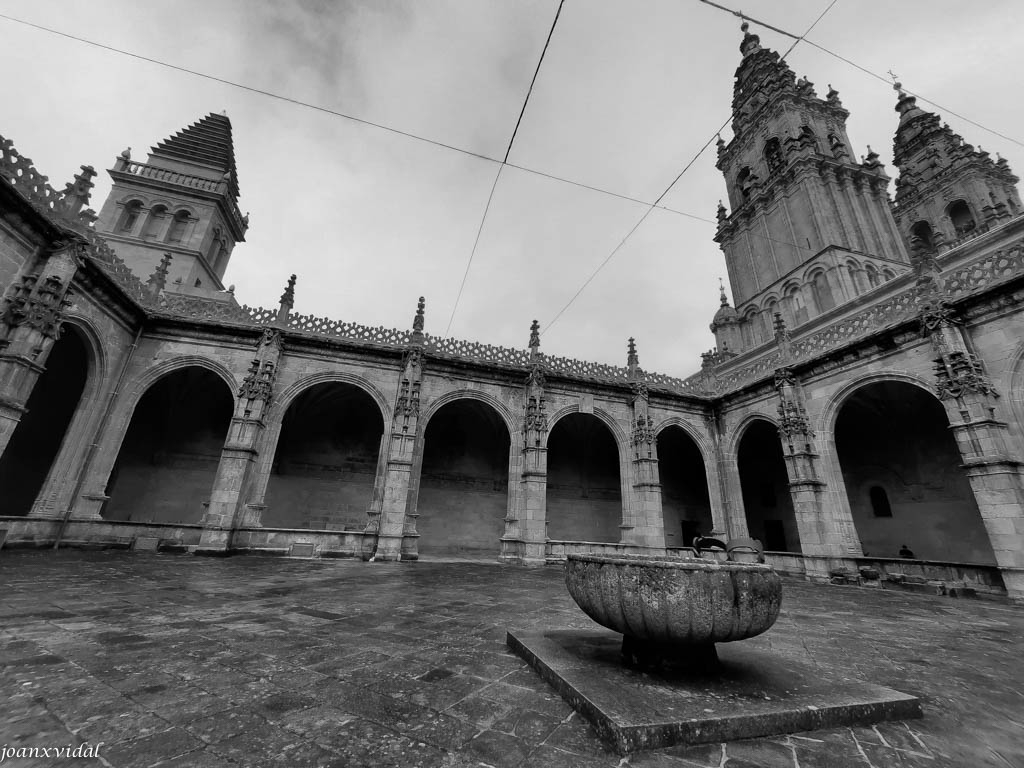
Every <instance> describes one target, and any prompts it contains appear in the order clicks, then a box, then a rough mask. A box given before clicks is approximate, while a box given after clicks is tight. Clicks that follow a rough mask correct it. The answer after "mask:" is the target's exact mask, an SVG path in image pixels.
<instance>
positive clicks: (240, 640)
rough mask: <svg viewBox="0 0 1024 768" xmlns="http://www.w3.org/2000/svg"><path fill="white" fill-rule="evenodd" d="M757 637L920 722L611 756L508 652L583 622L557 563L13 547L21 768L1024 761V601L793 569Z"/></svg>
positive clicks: (956, 764)
mask: <svg viewBox="0 0 1024 768" xmlns="http://www.w3.org/2000/svg"><path fill="white" fill-rule="evenodd" d="M784 590H785V598H784V603H783V607H782V612H781V614H780V616H779V620H778V622H777V623H776V625H775V626H774V627H773V628H772V630H771V631H770V632H768V633H766V634H765V635H762V636H760V637H758V638H754V639H752V640H750V641H745V643H751V644H752V647H754V648H756V649H758V650H764V651H771V652H773V653H777V654H781V655H783V656H786V657H789V658H792V659H797V660H800V661H801V662H802V663H806V664H808V665H810V666H811V667H813V668H815V669H820V670H821V671H822V673H823V674H826V673H828V674H835V675H838V676H840V677H844V676H845V677H851V678H856V679H858V680H863V681H865V682H868V683H871V684H874V685H882V686H887V687H891V688H895V689H897V690H901V691H905V692H907V693H909V694H911V695H914V696H917V697H919V698H920V699H921V701H922V708H923V711H924V717H923V719H920V720H914V721H908V722H902V723H880V724H878V725H875V726H872V727H852V728H833V729H828V730H819V731H811V732H806V733H800V734H792V735H788V736H779V737H769V738H758V739H749V740H741V741H729V742H724V743H717V744H703V745H693V746H685V747H684V746H680V747H672V748H666V749H661V750H655V751H650V752H642V753H635V754H632V755H629V756H627V757H620V756H619V755H617V754H614V753H613V752H611V751H609V750H608V749H607V748H606V747H605V746H604V744H603V743H602V742H601V740H600V739H599V738H598V736H597V734H596V733H595V732H594V731H593V729H592V728H591V727H590V725H589V724H588V723H587V722H586V721H584V720H583V719H582V718H581V717H580V716H579V715H578V714H577V713H576V712H575V711H574V710H573V709H572V708H571V707H570V706H569V705H567V704H566V703H565V702H564V701H563V700H562V699H561V698H560V697H559V696H557V695H556V694H554V692H553V691H552V690H551V689H550V687H549V686H548V685H547V683H545V682H544V681H543V680H541V679H540V678H539V677H538V676H537V675H536V673H535V672H534V671H533V670H532V669H530V668H529V666H528V665H527V664H526V663H525V662H524V661H522V660H521V659H519V658H518V657H517V656H515V655H514V654H513V653H511V652H510V651H509V650H508V649H507V648H506V647H505V632H506V630H507V629H510V628H519V629H522V630H524V631H538V630H541V629H544V628H549V627H566V628H570V629H580V630H593V629H596V625H595V624H594V623H593V622H591V621H590V619H589V618H587V617H586V616H585V615H584V614H583V613H582V612H581V611H580V610H579V609H578V608H577V607H576V605H575V604H574V603H573V602H572V599H571V598H570V597H569V596H568V594H567V593H566V591H565V585H564V580H563V576H562V571H561V569H560V568H557V567H554V566H549V567H544V568H538V569H524V568H518V567H508V566H501V565H498V564H484V563H464V562H463V563H460V562H444V563H440V562H427V561H421V562H418V563H363V562H358V561H343V560H331V561H316V560H303V561H294V560H292V561H289V560H287V559H285V558H260V557H231V558H198V557H190V556H187V555H173V554H151V553H132V552H127V551H122V552H109V551H107V552H103V551H100V552H83V551H75V550H60V551H58V552H53V551H52V550H45V551H12V552H6V551H5V552H4V557H3V558H0V746H4V745H6V746H7V747H8V748H12V747H13V748H18V747H25V748H28V747H52V746H66V745H69V744H70V745H77V744H82V743H91V744H97V743H99V742H102V743H103V744H102V748H101V750H100V754H101V760H94V759H74V758H68V759H43V758H40V759H31V758H29V759H17V758H9V759H5V760H4V761H3V763H0V768H7V766H9V765H10V766H46V767H47V768H50V767H51V766H56V765H60V766H71V765H74V766H80V767H82V766H93V765H95V766H100V765H103V766H106V767H107V768H135V767H136V766H140V767H142V766H144V767H146V768H171V767H174V768H178V767H179V766H180V767H181V768H186V767H189V768H192V767H195V768H205V767H206V766H216V767H218V768H219V767H221V766H224V767H227V768H230V767H231V766H246V767H249V768H257V767H259V766H278V765H280V766H289V767H290V768H296V767H297V768H302V766H323V767H324V768H327V767H328V766H345V768H359V767H360V766H374V767H375V768H381V767H383V768H387V766H402V767H403V768H406V767H408V766H421V767H422V768H463V767H465V768H469V767H470V766H472V767H473V768H481V767H483V766H493V767H496V768H497V767H500V768H523V767H529V768H533V767H534V766H538V767H540V768H544V767H546V766H552V768H555V767H557V768H572V767H573V766H586V767H587V768H605V767H607V768H626V767H627V766H635V767H637V768H662V767H663V768H694V767H695V766H696V767H697V768H745V767H747V766H758V768H776V767H780V768H818V767H819V766H828V768H848V767H849V768H854V767H856V768H889V767H890V766H913V767H915V768H919V767H920V768H940V767H941V768H945V767H946V766H949V767H950V768H1024V664H1022V663H1021V659H1024V611H1022V610H1021V609H1020V608H1018V607H1014V606H1008V605H999V604H994V603H988V602H981V601H969V600H955V599H950V598H944V597H929V596H921V595H909V594H903V593H898V592H880V591H877V590H868V589H864V588H859V587H833V586H820V585H810V584H806V583H803V582H801V581H797V580H791V579H787V580H786V581H785V586H784Z"/></svg>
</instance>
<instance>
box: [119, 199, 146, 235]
mask: <svg viewBox="0 0 1024 768" xmlns="http://www.w3.org/2000/svg"><path fill="white" fill-rule="evenodd" d="M141 214H142V203H140V202H139V201H138V200H132V201H131V202H130V203H128V205H126V206H125V207H124V213H123V214H122V215H121V226H120V227H118V229H120V230H121V231H122V232H131V231H132V230H133V229H135V223H136V222H137V221H138V220H139V216H140V215H141Z"/></svg>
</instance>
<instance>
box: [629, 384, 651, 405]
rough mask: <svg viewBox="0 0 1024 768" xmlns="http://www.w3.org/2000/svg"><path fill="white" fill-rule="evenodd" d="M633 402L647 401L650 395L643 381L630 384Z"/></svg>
mask: <svg viewBox="0 0 1024 768" xmlns="http://www.w3.org/2000/svg"><path fill="white" fill-rule="evenodd" d="M632 390H633V400H634V401H636V400H649V399H650V396H651V393H650V390H649V389H648V387H647V382H646V381H644V380H642V379H641V380H640V381H634V382H633V384H632Z"/></svg>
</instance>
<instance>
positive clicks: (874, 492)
mask: <svg viewBox="0 0 1024 768" xmlns="http://www.w3.org/2000/svg"><path fill="white" fill-rule="evenodd" d="M868 496H869V497H870V498H871V511H872V512H874V513H875V517H892V507H891V506H890V505H889V496H888V494H886V492H885V488H883V487H882V486H880V485H876V486H873V487H872V488H871V490H870V491H868Z"/></svg>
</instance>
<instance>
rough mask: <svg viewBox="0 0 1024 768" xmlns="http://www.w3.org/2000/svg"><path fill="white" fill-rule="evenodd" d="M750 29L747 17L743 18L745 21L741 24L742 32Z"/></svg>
mask: <svg viewBox="0 0 1024 768" xmlns="http://www.w3.org/2000/svg"><path fill="white" fill-rule="evenodd" d="M748 29H750V24H748V23H747V20H746V19H743V23H742V24H740V32H744V33H745V32H746V31H747V30H748Z"/></svg>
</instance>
